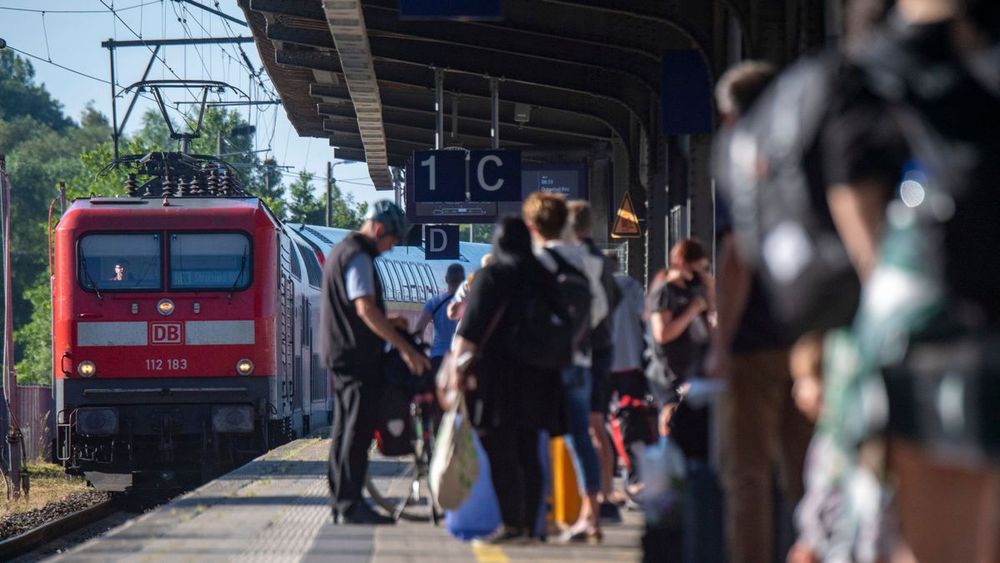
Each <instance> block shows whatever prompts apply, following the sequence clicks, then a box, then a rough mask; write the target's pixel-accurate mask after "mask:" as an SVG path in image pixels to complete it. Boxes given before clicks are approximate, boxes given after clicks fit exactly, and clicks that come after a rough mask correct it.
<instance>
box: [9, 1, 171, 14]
mask: <svg viewBox="0 0 1000 563" xmlns="http://www.w3.org/2000/svg"><path fill="white" fill-rule="evenodd" d="M161 1H162V0H150V1H149V2H142V3H141V4H134V5H132V6H125V7H124V8H115V9H116V10H118V11H119V12H127V11H129V10H135V9H136V8H141V7H143V6H148V5H150V4H159V3H160V2H161ZM0 10H7V11H11V12H28V13H32V14H104V13H107V10H39V9H37V8H16V7H13V6H0Z"/></svg>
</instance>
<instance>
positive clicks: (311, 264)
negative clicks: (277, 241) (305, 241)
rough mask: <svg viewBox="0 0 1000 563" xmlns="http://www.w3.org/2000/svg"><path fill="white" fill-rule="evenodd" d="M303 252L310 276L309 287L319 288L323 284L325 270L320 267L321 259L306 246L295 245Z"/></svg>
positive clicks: (307, 272)
mask: <svg viewBox="0 0 1000 563" xmlns="http://www.w3.org/2000/svg"><path fill="white" fill-rule="evenodd" d="M295 246H298V247H299V251H300V252H302V261H303V262H305V263H306V274H308V275H309V285H311V286H313V287H319V286H321V285H322V284H323V269H322V268H320V267H319V259H318V258H316V254H315V253H313V252H311V251H310V250H309V249H308V248H306V247H305V246H303V245H301V244H299V243H295Z"/></svg>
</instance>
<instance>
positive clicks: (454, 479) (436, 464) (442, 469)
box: [428, 395, 479, 510]
mask: <svg viewBox="0 0 1000 563" xmlns="http://www.w3.org/2000/svg"><path fill="white" fill-rule="evenodd" d="M472 440H473V436H472V425H471V424H470V422H469V415H468V412H467V411H466V409H465V401H464V400H463V399H462V396H461V395H459V397H458V399H457V400H456V401H455V402H454V404H453V405H451V407H450V408H449V409H448V410H447V411H446V412H445V413H444V417H443V418H442V419H441V427H440V429H439V430H438V434H437V437H436V439H435V441H434V452H433V453H432V455H431V466H430V471H429V475H428V485H429V486H430V490H431V495H432V497H433V499H434V503H435V504H436V505H437V506H438V507H440V508H442V509H444V510H456V509H458V508H459V507H460V506H462V504H463V503H464V502H465V501H466V499H468V498H469V493H470V492H471V491H472V485H473V484H474V483H475V482H476V479H478V478H479V457H478V455H477V453H476V447H475V444H474V443H473V441H472Z"/></svg>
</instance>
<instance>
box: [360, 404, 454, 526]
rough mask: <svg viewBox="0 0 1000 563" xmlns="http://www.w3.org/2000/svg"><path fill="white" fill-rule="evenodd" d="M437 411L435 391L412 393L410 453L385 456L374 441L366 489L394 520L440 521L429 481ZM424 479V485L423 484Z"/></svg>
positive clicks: (370, 452) (436, 522)
mask: <svg viewBox="0 0 1000 563" xmlns="http://www.w3.org/2000/svg"><path fill="white" fill-rule="evenodd" d="M438 410H439V409H438V407H437V398H436V397H435V395H434V393H433V392H420V393H417V394H416V395H414V396H413V398H412V400H411V402H410V419H409V420H410V423H411V425H410V426H409V429H411V431H412V434H411V436H410V441H411V443H412V445H413V449H412V453H410V454H407V455H403V456H385V455H383V454H382V453H381V451H380V450H379V448H378V444H377V441H373V442H372V448H371V449H370V450H369V463H368V477H367V479H366V481H365V489H366V490H367V491H368V495H369V496H370V497H371V499H372V501H374V502H375V504H377V505H379V506H381V507H382V508H384V509H385V510H386V511H388V512H389V513H390V514H391V515H392V518H393V519H395V520H399V519H400V518H402V519H404V520H411V521H428V520H429V521H431V522H432V523H433V524H434V525H435V526H436V525H438V523H439V522H440V520H441V512H440V509H439V508H438V507H437V506H435V504H434V499H433V497H432V496H431V491H430V483H429V481H428V479H429V475H430V465H431V455H432V454H433V452H434V436H435V434H436V433H437V420H436V418H437V413H438ZM421 481H423V482H424V486H421Z"/></svg>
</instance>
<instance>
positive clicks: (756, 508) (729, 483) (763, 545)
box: [705, 60, 813, 562]
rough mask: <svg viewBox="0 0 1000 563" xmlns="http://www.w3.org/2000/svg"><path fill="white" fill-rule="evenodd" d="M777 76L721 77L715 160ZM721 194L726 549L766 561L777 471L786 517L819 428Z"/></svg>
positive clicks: (717, 362) (718, 355) (719, 353)
mask: <svg viewBox="0 0 1000 563" xmlns="http://www.w3.org/2000/svg"><path fill="white" fill-rule="evenodd" d="M776 74H777V69H776V68H775V67H774V65H772V64H770V63H766V62H762V61H753V60H751V61H743V62H741V63H739V64H737V65H734V66H733V67H732V68H730V69H729V70H727V71H726V72H725V73H724V74H723V75H722V76H721V77H720V78H719V81H718V83H717V84H716V87H715V97H716V105H717V107H718V109H719V113H720V120H721V122H722V124H723V130H722V134H721V135H720V136H719V137H720V138H719V139H718V140H717V147H716V149H715V151H716V154H717V155H718V154H721V153H720V150H721V149H720V148H719V146H718V145H721V144H722V143H724V142H725V140H726V134H727V133H728V132H729V131H731V130H732V128H734V127H736V126H737V125H738V123H739V121H740V120H741V119H742V118H743V117H744V116H745V115H747V114H748V113H749V112H750V111H751V110H752V109H753V108H754V107H755V104H756V103H757V100H758V98H759V97H760V96H761V95H762V93H763V92H764V91H765V90H766V89H767V87H768V85H769V84H770V83H771V82H772V80H773V78H774V76H775V75H776ZM717 158H718V157H717ZM720 188H721V190H720V191H721V193H720V196H719V198H718V199H717V204H716V236H717V239H718V244H719V248H720V250H719V258H718V268H717V271H718V274H719V277H718V292H717V293H718V295H717V299H718V304H717V306H718V315H717V320H718V322H717V327H716V330H715V331H714V332H713V336H712V342H711V345H710V347H709V350H708V352H707V355H706V360H705V372H706V375H708V376H709V377H717V378H722V379H724V380H725V381H726V383H727V384H728V392H727V393H726V394H725V395H723V397H722V401H721V404H720V407H721V409H720V410H721V416H720V427H721V431H720V439H721V451H720V456H719V457H720V465H721V467H720V469H721V475H720V476H721V478H722V479H721V481H722V485H723V488H724V490H725V493H726V507H725V511H726V525H725V532H726V537H727V542H726V543H727V548H728V549H727V550H728V554H729V559H730V560H731V561H734V562H741V561H747V562H754V561H770V560H771V559H772V555H773V553H774V552H775V551H778V550H783V546H779V547H775V544H776V541H775V540H776V533H775V526H774V524H773V523H774V521H775V518H774V513H775V512H776V511H777V510H779V508H780V506H779V504H778V503H776V502H775V501H774V498H775V493H774V485H775V479H774V468H775V467H776V466H777V467H779V468H780V471H779V472H778V477H779V478H778V480H777V484H778V486H779V487H780V491H781V495H782V498H783V499H784V501H785V502H784V504H785V506H787V508H788V512H790V510H791V508H793V507H794V506H795V504H797V503H798V502H799V499H800V498H801V497H802V495H803V490H804V485H803V478H802V475H803V465H804V463H805V457H806V450H807V447H808V444H809V440H810V437H811V435H812V431H813V430H812V425H811V424H810V423H809V421H808V420H806V419H805V418H804V417H803V416H802V414H801V413H800V412H799V411H798V410H797V409H796V408H795V406H794V403H793V400H792V378H791V373H790V372H789V350H790V348H791V345H792V343H793V340H792V339H791V338H790V337H789V336H788V335H786V334H785V332H784V327H783V326H782V325H781V323H779V322H778V320H777V319H776V316H775V312H774V305H773V302H772V300H773V299H775V298H776V297H774V296H772V295H771V294H769V293H768V292H767V291H766V286H765V285H764V280H763V279H762V277H761V275H760V273H759V272H757V271H756V270H755V269H754V268H753V267H752V262H751V261H749V260H747V259H746V257H745V256H744V255H743V254H742V253H741V252H740V251H739V250H740V249H739V246H738V243H739V242H740V239H739V237H740V236H741V234H742V233H741V232H740V231H739V230H738V229H737V228H734V227H735V226H736V225H734V217H732V214H731V213H730V208H731V204H730V202H729V201H728V198H727V197H726V194H727V192H726V189H725V188H726V186H725V184H724V183H722V180H720ZM777 299H780V296H779V297H777ZM783 516H784V515H783ZM782 519H784V518H782ZM781 543H785V542H781Z"/></svg>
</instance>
